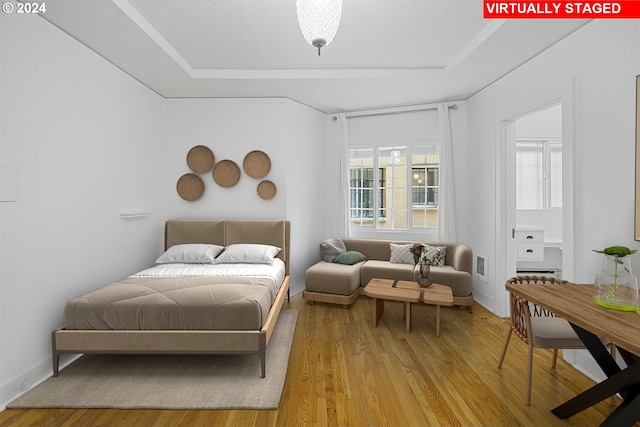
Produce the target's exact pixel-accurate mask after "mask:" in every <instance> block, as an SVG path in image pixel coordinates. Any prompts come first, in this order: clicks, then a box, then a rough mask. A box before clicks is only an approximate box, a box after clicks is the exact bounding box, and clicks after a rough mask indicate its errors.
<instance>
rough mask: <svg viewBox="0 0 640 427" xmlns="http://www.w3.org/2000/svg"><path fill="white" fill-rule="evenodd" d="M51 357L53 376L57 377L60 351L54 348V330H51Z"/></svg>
mask: <svg viewBox="0 0 640 427" xmlns="http://www.w3.org/2000/svg"><path fill="white" fill-rule="evenodd" d="M51 359H52V362H53V376H54V377H57V376H58V372H59V369H60V352H59V351H58V350H56V331H55V330H54V331H52V332H51Z"/></svg>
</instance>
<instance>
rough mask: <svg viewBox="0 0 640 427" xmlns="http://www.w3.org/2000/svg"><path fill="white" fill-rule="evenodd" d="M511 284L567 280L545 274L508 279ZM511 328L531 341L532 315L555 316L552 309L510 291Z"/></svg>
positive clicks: (553, 282) (561, 282)
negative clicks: (539, 305)
mask: <svg viewBox="0 0 640 427" xmlns="http://www.w3.org/2000/svg"><path fill="white" fill-rule="evenodd" d="M507 283H511V284H520V285H522V284H525V285H534V284H536V285H563V284H566V283H569V282H568V281H567V280H561V279H556V278H555V277H544V276H516V277H512V278H511V279H509V280H507ZM510 309H511V329H512V330H513V332H515V334H516V335H517V336H518V337H519V338H520V339H522V340H523V341H524V342H526V343H529V331H530V330H531V317H532V316H533V317H555V316H556V315H555V314H553V313H551V312H550V311H548V310H546V309H544V308H542V307H538V306H537V305H536V304H534V303H532V302H529V301H528V300H526V299H525V298H522V297H519V296H517V295H514V294H512V293H510Z"/></svg>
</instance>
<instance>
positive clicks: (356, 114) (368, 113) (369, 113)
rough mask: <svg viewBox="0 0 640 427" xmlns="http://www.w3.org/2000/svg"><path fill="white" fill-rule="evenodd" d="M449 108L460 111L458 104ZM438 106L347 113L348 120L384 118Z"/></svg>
mask: <svg viewBox="0 0 640 427" xmlns="http://www.w3.org/2000/svg"><path fill="white" fill-rule="evenodd" d="M447 108H448V109H449V110H457V109H458V104H451V105H447ZM437 109H438V106H437V105H433V104H431V105H425V106H413V107H411V106H407V107H400V109H398V110H396V111H384V110H370V111H366V110H364V111H357V112H352V113H345V116H346V118H349V117H367V116H382V115H386V114H401V113H414V112H416V111H426V110H437ZM331 120H333V121H336V120H338V116H336V115H333V116H332V117H331Z"/></svg>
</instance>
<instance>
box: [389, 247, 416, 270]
mask: <svg viewBox="0 0 640 427" xmlns="http://www.w3.org/2000/svg"><path fill="white" fill-rule="evenodd" d="M389 248H390V249H391V258H389V262H393V263H395V264H411V265H414V264H415V263H416V262H415V260H414V258H413V252H411V250H412V249H413V244H412V243H411V244H408V245H396V244H394V243H390V244H389Z"/></svg>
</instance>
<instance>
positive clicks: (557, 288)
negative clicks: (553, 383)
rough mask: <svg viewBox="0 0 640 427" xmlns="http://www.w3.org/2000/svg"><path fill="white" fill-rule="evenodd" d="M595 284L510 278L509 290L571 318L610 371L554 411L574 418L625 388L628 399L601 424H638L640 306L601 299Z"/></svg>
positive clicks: (600, 363)
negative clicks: (610, 304) (615, 305)
mask: <svg viewBox="0 0 640 427" xmlns="http://www.w3.org/2000/svg"><path fill="white" fill-rule="evenodd" d="M593 286H594V285H589V284H575V283H563V284H512V283H507V284H506V288H507V290H508V291H509V292H511V293H513V294H515V295H518V296H520V297H522V298H525V299H526V300H528V301H530V302H531V303H534V304H536V305H538V306H540V307H542V308H545V309H547V310H549V311H550V312H552V313H554V314H555V315H557V316H558V317H562V318H564V319H566V320H567V321H568V322H569V323H570V324H571V326H572V327H573V329H574V330H575V331H576V333H577V334H578V336H579V337H580V339H581V340H582V342H583V343H584V345H585V347H586V349H587V350H588V351H589V353H591V355H592V356H593V358H594V359H595V361H596V363H597V364H598V366H600V368H601V369H602V371H603V372H604V374H605V375H606V378H605V379H604V380H602V381H601V382H599V383H596V384H595V385H594V386H593V387H591V388H589V389H587V390H585V391H583V392H581V393H580V394H578V395H577V396H575V397H573V398H572V399H570V400H568V401H566V402H564V403H562V404H561V405H559V406H557V407H556V408H554V409H552V410H551V412H552V413H553V414H554V415H555V416H557V417H558V418H562V419H565V418H569V417H571V416H572V415H575V414H577V413H578V412H581V411H583V410H584V409H587V408H588V407H590V406H593V405H595V404H596V403H598V402H600V401H602V400H604V399H606V398H608V397H611V396H613V395H614V394H619V395H620V396H621V397H622V402H621V403H620V404H619V405H618V406H617V407H616V408H615V409H614V410H613V411H612V412H611V413H610V414H609V416H608V417H607V418H606V419H605V420H604V421H603V422H602V424H600V425H601V426H633V425H634V424H635V423H636V422H638V421H640V315H638V314H637V313H636V312H635V311H619V310H614V309H608V308H604V307H601V306H598V305H596V304H595V303H594V302H593ZM603 340H604V341H605V342H607V341H608V342H611V343H613V344H614V345H615V346H616V349H617V354H618V355H619V356H620V358H621V359H622V360H617V359H619V358H617V357H615V358H614V357H612V355H611V354H610V352H609V351H608V350H607V347H606V346H605V343H603Z"/></svg>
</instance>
